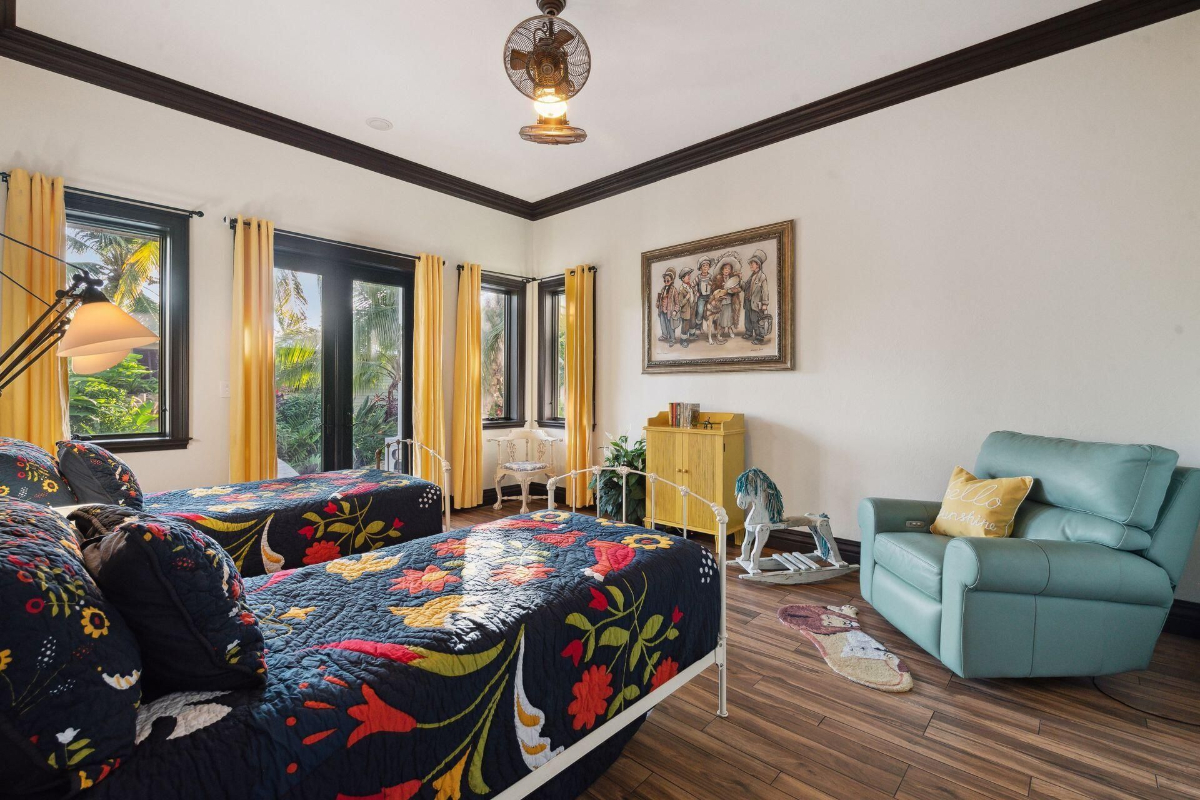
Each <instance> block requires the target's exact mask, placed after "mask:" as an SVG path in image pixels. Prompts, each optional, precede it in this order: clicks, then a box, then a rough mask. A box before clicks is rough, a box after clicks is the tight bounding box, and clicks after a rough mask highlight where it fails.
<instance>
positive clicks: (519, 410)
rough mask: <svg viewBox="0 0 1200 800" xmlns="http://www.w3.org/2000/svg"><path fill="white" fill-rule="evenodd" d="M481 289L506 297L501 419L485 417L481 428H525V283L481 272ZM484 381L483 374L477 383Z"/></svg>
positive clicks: (517, 279)
mask: <svg viewBox="0 0 1200 800" xmlns="http://www.w3.org/2000/svg"><path fill="white" fill-rule="evenodd" d="M479 283H480V290H481V291H483V290H487V291H492V292H499V293H501V294H503V295H505V297H506V298H507V302H508V313H507V314H506V317H507V324H506V326H505V331H504V370H505V376H504V390H505V391H504V393H505V397H504V408H505V410H506V411H508V412H509V413H508V414H507V415H505V416H504V417H497V418H493V419H488V418H486V417H485V418H484V420H483V427H484V428H485V429H489V428H517V427H522V426H524V425H525V353H526V350H525V285H526V283H527V281H524V280H521V279H519V278H509V277H506V276H504V275H495V274H489V273H486V272H485V273H483V274H482V276H481V277H480V281H479ZM481 334H482V331H481ZM482 379H483V376H482V373H481V374H480V380H482Z"/></svg>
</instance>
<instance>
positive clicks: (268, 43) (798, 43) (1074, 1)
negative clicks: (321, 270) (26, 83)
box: [18, 0, 1090, 200]
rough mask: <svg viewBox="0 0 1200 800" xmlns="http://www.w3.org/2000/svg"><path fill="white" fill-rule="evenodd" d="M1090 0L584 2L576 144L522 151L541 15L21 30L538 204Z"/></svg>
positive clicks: (432, 6) (362, 7) (158, 2)
mask: <svg viewBox="0 0 1200 800" xmlns="http://www.w3.org/2000/svg"><path fill="white" fill-rule="evenodd" d="M1089 1H1090V0H987V2H978V0H971V1H969V2H964V1H963V0H907V1H906V2H897V1H896V0H853V2H836V1H835V0H738V1H737V2H731V0H569V2H568V4H567V9H566V11H565V12H564V14H563V18H564V19H567V20H569V21H571V22H572V23H574V24H575V25H576V26H577V27H579V29H580V30H581V31H582V32H583V34H584V36H585V37H586V38H587V40H588V44H589V46H590V47H591V51H592V60H593V68H592V76H591V79H590V80H589V81H588V84H587V86H586V87H585V88H584V89H583V91H582V92H581V93H580V94H579V95H578V96H577V97H576V98H575V99H574V100H572V102H571V112H570V119H571V123H572V124H574V125H578V126H580V127H583V128H585V129H586V130H587V132H588V140H587V141H586V142H584V143H583V144H577V145H571V146H569V147H547V146H544V145H535V144H531V143H528V142H524V141H522V140H521V139H520V138H519V137H518V135H517V130H518V129H519V128H520V127H521V126H522V125H526V124H529V123H532V122H534V114H533V109H532V104H531V103H530V101H528V100H527V99H525V98H524V97H522V96H521V95H520V94H518V93H517V91H516V90H515V89H513V88H512V85H511V84H510V83H509V82H508V78H507V77H506V76H505V74H504V69H503V66H502V64H501V47H502V46H503V44H504V40H505V37H506V36H507V35H508V32H509V30H510V29H511V28H512V27H513V26H514V25H516V24H517V23H518V22H520V21H521V20H523V19H525V18H526V17H529V16H532V15H534V14H536V13H537V8H536V4H535V3H534V0H352V1H351V2H334V0H205V1H204V2H180V1H179V0H105V2H84V0H21V2H20V3H19V8H18V21H19V24H20V25H21V26H22V27H24V28H28V29H30V30H33V31H36V32H38V33H41V34H45V35H47V36H51V37H53V38H55V39H61V40H63V41H66V42H69V43H71V44H74V45H77V46H79V47H83V48H85V49H88V50H93V51H96V52H99V53H101V54H103V55H106V56H110V57H112V58H116V59H119V60H121V61H125V62H128V63H131V64H134V65H136V66H139V67H142V68H144V69H149V70H152V71H154V72H157V73H160V74H163V75H166V76H168V77H171V78H175V79H177V80H180V81H183V82H184V83H188V84H192V85H193V86H198V87H200V88H202V89H207V90H209V91H212V92H216V93H217V94H221V95H224V96H226V97H230V98H233V99H235V100H240V101H242V102H244V103H249V104H251V105H254V106H257V107H259V108H263V109H266V110H268V111H272V112H274V113H276V114H280V115H282V116H285V117H289V118H291V119H294V120H297V121H299V122H303V123H306V124H308V125H312V126H315V127H317V128H321V129H323V130H326V131H329V132H331V133H336V134H338V135H340V136H344V137H346V138H348V139H353V140H355V141H358V142H362V143H364V144H367V145H370V146H371V147H375V148H378V149H380V150H385V151H387V152H390V153H394V154H396V155H398V156H403V157H405V158H409V159H412V160H414V161H417V162H419V163H422V164H425V165H428V166H431V167H434V168H436V169H439V170H442V171H445V172H448V173H450V174H452V175H456V176H458V177H461V178H466V179H468V180H471V181H475V182H477V183H481V184H484V185H485V186H488V187H491V188H493V189H499V190H500V191H503V192H507V193H509V194H512V195H515V196H517V197H520V198H523V199H526V200H539V199H541V198H543V197H546V196H548V195H551V194H555V193H557V192H560V191H564V190H566V189H570V188H572V187H575V186H578V185H579V184H582V183H586V182H587V181H590V180H593V179H596V178H600V177H603V176H605V175H608V174H610V173H612V172H616V171H619V170H622V169H625V168H627V167H631V166H633V165H635V164H638V163H640V162H642V161H646V160H648V159H651V158H655V157H657V156H661V155H664V154H666V153H669V152H671V151H673V150H677V149H679V148H681V147H686V146H687V145H690V144H694V143H696V142H699V141H702V140H704V139H707V138H710V137H712V136H715V135H718V134H721V133H725V132H726V131H730V130H733V129H734V128H739V127H741V126H743V125H747V124H750V123H752V122H754V121H756V120H759V119H763V118H765V117H769V116H771V115H773V114H777V113H780V112H782V111H786V110H788V109H790V108H794V107H796V106H799V105H803V104H805V103H808V102H811V101H813V100H817V99H820V98H822V97H826V96H828V95H830V94H834V93H836V92H839V91H842V90H844V89H849V88H851V87H853V86H857V85H858V84H860V83H864V82H866V81H869V80H872V79H875V78H879V77H882V76H884V75H887V74H890V73H892V72H895V71H896V70H899V69H903V68H905V67H909V66H912V65H914V64H918V63H920V62H922V61H927V60H929V59H931V58H935V57H937V56H940V55H944V54H946V53H949V52H952V51H954V50H958V49H960V48H962V47H966V46H968V45H971V44H975V43H977V42H980V41H983V40H985V39H989V38H991V37H993V36H998V35H1000V34H1003V33H1007V32H1009V31H1012V30H1015V29H1017V28H1021V27H1024V26H1025V25H1029V24H1032V23H1034V22H1038V21H1039V20H1043V19H1046V18H1048V17H1051V16H1054V15H1056V14H1060V13H1062V12H1064V11H1068V10H1070V9H1072V8H1076V7H1079V6H1082V5H1085V4H1086V3H1087V2H1089ZM368 117H385V118H387V119H389V120H391V121H392V122H393V123H395V128H394V129H393V130H391V131H388V132H379V131H375V130H372V129H370V128H368V127H367V126H366V124H365V120H366V119H367V118H368Z"/></svg>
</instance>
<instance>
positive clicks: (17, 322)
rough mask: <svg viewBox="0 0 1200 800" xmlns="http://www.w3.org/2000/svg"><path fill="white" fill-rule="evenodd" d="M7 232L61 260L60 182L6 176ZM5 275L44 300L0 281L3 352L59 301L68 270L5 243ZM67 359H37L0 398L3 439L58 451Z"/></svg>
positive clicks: (63, 432) (19, 172)
mask: <svg viewBox="0 0 1200 800" xmlns="http://www.w3.org/2000/svg"><path fill="white" fill-rule="evenodd" d="M4 232H5V233H6V234H8V235H9V236H11V237H13V238H14V239H19V240H21V241H22V242H25V243H27V244H31V245H33V246H34V247H37V248H39V249H41V250H45V251H46V252H47V253H52V254H54V255H56V256H58V257H59V258H62V257H63V256H64V255H65V253H66V244H67V212H66V206H65V204H64V202H63V181H62V178H47V177H46V176H44V175H39V174H37V173H34V174H33V175H30V174H29V173H28V172H26V171H25V170H23V169H14V170H13V171H12V173H11V174H9V176H8V204H7V206H6V208H5V214H4ZM3 269H4V271H5V272H6V273H7V274H8V275H9V276H10V277H11V278H12V279H13V280H15V281H18V282H19V283H21V285H23V286H25V287H26V288H28V289H29V290H30V291H31V292H33V294H35V295H37V297H38V298H41V300H40V301H39V300H38V299H35V298H34V297H31V296H30V295H29V294H27V293H26V292H24V291H22V290H21V289H20V288H18V287H17V286H15V285H13V283H12V281H8V280H0V283H2V284H3V285H2V286H0V352H3V350H5V349H7V348H8V346H9V345H10V344H12V343H13V342H14V341H15V340H16V339H17V337H18V336H20V335H21V334H22V333H24V332H25V331H26V330H28V329H29V326H30V325H32V324H33V323H34V321H36V320H37V318H38V317H39V316H40V315H41V314H42V312H44V311H45V310H46V304H49V303H53V302H54V301H55V296H54V293H55V292H56V291H58V290H59V289H65V288H66V285H67V268H66V267H65V266H64V265H62V264H59V263H58V262H56V261H54V260H53V259H50V258H46V257H45V256H43V255H41V254H39V253H35V252H33V251H32V250H30V249H29V248H27V247H22V246H21V245H19V244H14V243H13V242H9V241H7V240H6V241H5V242H4V261H3ZM68 422H69V415H68V412H67V360H66V359H65V358H59V357H58V352H57V350H51V351H50V352H49V353H47V354H46V355H44V356H42V357H41V358H39V359H38V360H37V361H35V362H34V363H33V364H32V365H31V366H30V367H29V369H28V370H26V371H25V372H24V373H23V374H22V375H21V377H19V378H17V379H16V380H15V381H13V382H12V383H11V384H9V385H8V388H6V389H5V390H4V394H3V395H0V436H11V437H13V438H14V439H24V440H25V441H27V442H32V443H34V444H36V445H38V446H39V447H42V448H45V449H46V450H49V451H50V452H51V453H53V452H54V449H55V448H54V443H55V442H57V441H59V440H60V439H66V438H68V437H69V431H68Z"/></svg>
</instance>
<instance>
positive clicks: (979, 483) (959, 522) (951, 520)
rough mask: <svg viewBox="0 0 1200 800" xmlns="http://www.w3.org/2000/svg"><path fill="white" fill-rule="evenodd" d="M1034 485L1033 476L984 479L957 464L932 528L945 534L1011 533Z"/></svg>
mask: <svg viewBox="0 0 1200 800" xmlns="http://www.w3.org/2000/svg"><path fill="white" fill-rule="evenodd" d="M1032 486H1033V478H1030V477H1024V478H989V479H986V480H980V479H978V478H976V477H975V476H974V475H972V474H971V473H969V472H967V471H966V470H965V469H963V468H962V467H955V468H954V474H953V475H952V476H951V477H950V486H949V487H947V488H946V495H945V496H944V497H943V498H942V510H941V511H939V512H938V515H937V519H935V520H934V521H933V525H932V526H930V528H929V530H930V531H932V532H933V533H937V534H941V535H942V536H991V537H996V538H1003V537H1005V536H1008V535H1009V534H1010V533H1012V524H1013V517H1015V516H1016V515H1017V509H1018V508H1020V507H1021V503H1022V501H1024V500H1025V496H1026V495H1027V494H1029V489H1030V488H1031V487H1032Z"/></svg>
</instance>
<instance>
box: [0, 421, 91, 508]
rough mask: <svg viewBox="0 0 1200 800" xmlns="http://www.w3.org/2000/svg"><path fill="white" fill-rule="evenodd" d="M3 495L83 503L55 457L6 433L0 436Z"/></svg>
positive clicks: (34, 500) (0, 493)
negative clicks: (76, 495)
mask: <svg viewBox="0 0 1200 800" xmlns="http://www.w3.org/2000/svg"><path fill="white" fill-rule="evenodd" d="M0 498H4V499H7V500H28V501H29V502H30V503H41V504H42V505H47V506H70V505H74V504H75V503H77V502H79V501H78V500H76V499H75V495H74V494H73V493H72V492H71V487H70V486H68V485H67V479H66V478H64V477H63V474H62V473H61V472H60V471H59V469H58V464H56V463H55V462H54V456H52V455H50V454H49V453H47V452H46V451H45V450H43V449H42V448H40V447H38V446H37V445H35V444H30V443H29V442H23V441H21V440H20V439H9V438H7V437H4V436H0Z"/></svg>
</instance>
